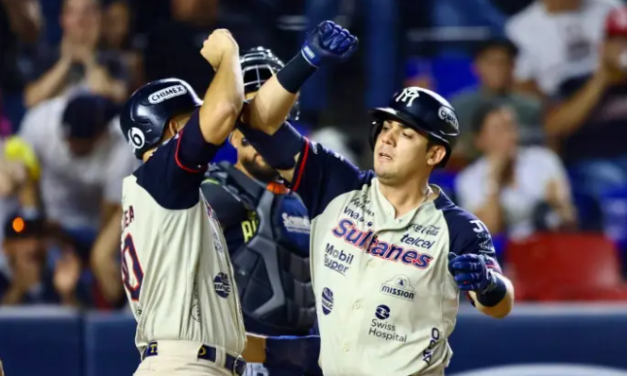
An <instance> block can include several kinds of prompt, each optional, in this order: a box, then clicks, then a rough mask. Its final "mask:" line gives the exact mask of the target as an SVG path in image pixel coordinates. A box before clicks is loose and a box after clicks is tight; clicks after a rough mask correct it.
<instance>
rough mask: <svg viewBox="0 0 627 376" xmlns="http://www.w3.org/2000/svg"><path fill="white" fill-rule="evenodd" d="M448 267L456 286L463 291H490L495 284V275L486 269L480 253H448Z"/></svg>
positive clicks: (486, 266)
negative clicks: (459, 254) (458, 254)
mask: <svg viewBox="0 0 627 376" xmlns="http://www.w3.org/2000/svg"><path fill="white" fill-rule="evenodd" d="M448 269H449V271H450V272H451V274H453V276H454V278H455V282H456V283H457V287H459V289H460V290H463V291H474V292H476V293H479V294H483V293H486V292H488V291H490V290H491V289H492V288H493V287H494V286H495V285H496V282H497V281H496V278H497V277H496V276H495V275H494V274H493V272H492V270H490V269H488V265H487V264H486V262H485V258H484V257H483V256H480V255H473V254H467V255H461V256H457V255H456V254H454V253H450V254H449V262H448Z"/></svg>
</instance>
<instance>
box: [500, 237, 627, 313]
mask: <svg viewBox="0 0 627 376" xmlns="http://www.w3.org/2000/svg"><path fill="white" fill-rule="evenodd" d="M505 270H506V273H507V275H508V276H510V277H511V278H512V280H513V282H514V285H515V286H516V299H517V300H526V301H627V284H625V282H624V281H623V279H622V276H621V273H620V263H619V259H618V251H617V249H616V246H615V245H614V243H613V242H612V241H610V240H609V239H607V238H605V237H603V236H602V235H591V234H539V235H535V236H533V237H531V238H530V239H528V240H525V241H522V242H510V243H509V244H508V245H507V251H506V254H505Z"/></svg>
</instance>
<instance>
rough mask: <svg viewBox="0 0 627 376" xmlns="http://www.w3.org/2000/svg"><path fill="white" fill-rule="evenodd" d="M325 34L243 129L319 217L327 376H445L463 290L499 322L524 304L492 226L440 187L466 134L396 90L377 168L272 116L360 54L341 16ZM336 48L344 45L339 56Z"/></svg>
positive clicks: (319, 291)
mask: <svg viewBox="0 0 627 376" xmlns="http://www.w3.org/2000/svg"><path fill="white" fill-rule="evenodd" d="M319 29H320V30H321V31H320V33H319V35H321V37H319V36H317V35H314V36H312V37H310V38H309V39H308V40H307V41H306V42H305V44H304V46H303V48H302V50H301V53H300V54H299V55H298V56H297V57H296V58H295V60H292V61H290V62H289V63H288V64H287V65H286V66H285V68H283V69H282V70H281V71H280V72H279V73H278V74H277V75H276V76H275V77H273V78H271V79H270V80H268V81H267V82H266V83H265V84H264V85H263V86H262V87H261V89H260V90H259V93H258V94H257V95H256V96H255V98H254V99H253V101H252V103H251V104H250V105H249V106H247V107H246V108H245V110H244V117H243V118H244V123H245V125H240V126H239V129H240V130H241V131H242V133H243V134H244V136H245V137H246V139H247V140H248V142H250V143H251V145H253V146H254V147H255V149H256V150H257V151H258V152H259V154H261V155H262V156H263V157H264V159H265V160H266V161H267V162H268V163H269V164H270V165H271V166H274V167H276V168H277V169H278V170H279V171H280V172H281V175H282V176H283V177H284V178H285V179H286V180H288V181H289V182H291V187H292V189H293V190H294V191H295V192H296V193H298V195H299V196H300V197H301V198H302V200H303V202H304V203H305V206H306V207H307V210H308V212H309V216H310V218H311V219H312V225H311V244H310V249H311V255H310V258H311V275H312V280H313V289H314V293H315V295H316V311H317V319H318V325H319V329H320V338H321V351H320V358H319V361H320V364H321V368H322V370H323V372H324V374H326V375H364V376H365V375H386V376H406V375H429V376H431V375H438V376H439V375H443V374H444V370H445V368H446V367H447V365H448V364H449V362H450V360H451V357H452V354H453V353H452V350H451V348H450V347H449V343H448V338H449V336H450V334H451V333H452V331H453V329H454V327H455V321H456V315H457V311H458V308H459V295H460V292H465V293H467V295H468V296H469V298H470V301H471V303H472V304H473V305H475V307H476V308H477V309H478V310H479V311H480V312H482V313H484V314H486V315H489V316H492V317H496V318H502V317H505V316H507V315H508V314H509V312H510V311H511V309H512V306H513V302H514V290H513V286H512V284H511V282H510V281H509V280H508V279H507V278H506V277H504V276H503V275H502V273H501V271H500V267H499V265H498V263H497V261H496V258H495V253H494V247H493V244H492V239H491V236H490V233H489V232H488V229H487V228H486V226H485V225H484V224H483V223H482V222H481V221H480V220H479V219H477V218H476V217H475V216H473V215H472V214H470V213H468V212H466V211H464V210H463V209H461V208H459V207H457V206H456V205H455V204H454V203H453V202H451V200H450V199H449V198H448V197H447V196H446V195H445V194H444V192H442V190H441V189H440V188H439V187H437V186H435V185H432V184H429V176H430V174H431V172H432V171H433V170H434V169H435V168H441V167H443V166H445V165H446V163H447V160H448V158H449V156H450V154H451V151H452V149H453V148H454V147H455V142H456V141H457V139H458V137H459V124H458V122H457V116H456V114H455V110H454V109H453V108H452V106H451V105H450V103H449V102H447V101H446V100H445V99H444V98H442V97H441V96H439V95H438V94H436V93H434V92H432V91H429V90H426V89H422V88H419V87H406V88H403V89H401V90H399V91H398V92H397V93H395V94H394V95H393V96H392V97H391V99H390V102H389V105H388V106H387V107H382V108H376V109H374V110H373V111H372V116H373V124H372V128H371V131H372V133H371V141H372V146H373V149H374V171H371V170H366V171H363V170H359V169H357V168H356V167H355V166H354V165H352V164H351V163H350V162H348V161H346V160H345V159H344V158H343V157H342V156H341V155H338V154H337V153H334V152H333V151H330V150H327V149H326V148H324V147H323V146H321V145H319V144H316V143H314V142H311V141H309V140H307V139H306V138H304V137H302V136H301V135H300V134H298V132H297V131H296V130H294V128H292V127H291V126H290V125H289V124H288V123H284V122H280V121H276V122H269V121H261V120H262V117H261V116H259V114H260V113H263V110H262V109H260V107H264V106H265V105H266V104H267V103H273V104H274V105H278V103H281V102H283V103H284V105H285V106H287V105H289V104H291V103H292V102H293V101H294V100H295V99H296V93H297V92H298V89H299V88H300V86H301V85H302V84H303V83H304V82H305V81H306V79H307V78H308V77H310V76H311V75H312V74H313V73H314V72H315V70H316V69H317V67H318V66H320V64H322V63H324V62H325V61H328V60H338V59H340V60H341V59H344V58H346V57H347V56H348V55H350V52H351V51H352V49H354V47H355V45H356V44H354V43H351V42H350V41H349V40H347V39H342V38H343V36H345V35H348V34H350V33H349V32H348V31H346V30H344V29H342V28H341V27H339V26H337V25H334V24H332V23H323V24H321V25H319ZM326 45H338V46H341V47H339V48H338V49H337V50H336V51H334V53H329V51H328V50H325V49H324V48H322V47H321V46H326ZM342 47H343V48H342ZM268 98H271V100H270V99H268Z"/></svg>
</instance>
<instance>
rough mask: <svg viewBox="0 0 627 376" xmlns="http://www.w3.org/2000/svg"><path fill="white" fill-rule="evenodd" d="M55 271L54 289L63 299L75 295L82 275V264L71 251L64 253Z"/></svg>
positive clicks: (64, 251) (67, 250)
mask: <svg viewBox="0 0 627 376" xmlns="http://www.w3.org/2000/svg"><path fill="white" fill-rule="evenodd" d="M62 252H63V253H62V255H61V258H60V259H59V260H58V261H57V264H56V267H55V270H54V279H53V283H54V287H55V289H56V290H57V292H58V293H59V295H61V296H62V297H68V296H70V295H72V294H74V291H75V290H76V285H77V284H78V279H79V277H80V274H81V264H80V261H79V260H78V257H77V256H76V254H74V251H73V250H71V249H66V250H63V251H62Z"/></svg>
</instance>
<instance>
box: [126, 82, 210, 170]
mask: <svg viewBox="0 0 627 376" xmlns="http://www.w3.org/2000/svg"><path fill="white" fill-rule="evenodd" d="M201 104H202V101H201V100H200V98H198V95H196V92H194V89H192V87H191V86H190V85H189V84H188V83H187V82H185V81H183V80H179V79H178V78H167V79H163V80H157V81H152V82H150V83H147V84H146V85H144V86H142V87H140V88H139V89H137V90H136V91H135V92H134V93H133V95H131V97H130V98H129V99H128V100H127V101H126V104H125V105H124V109H123V110H122V114H121V115H120V127H121V128H122V133H123V134H124V137H126V141H127V142H128V143H129V144H130V145H131V147H132V148H133V152H134V153H135V156H136V157H137V158H138V159H142V156H143V155H144V153H145V152H146V151H147V150H149V149H151V148H153V147H155V146H156V145H158V144H159V142H160V141H161V137H162V136H163V131H164V129H165V128H166V127H167V125H168V122H169V121H170V119H171V118H173V117H174V116H177V115H181V114H184V113H187V112H191V111H193V110H194V108H196V107H198V106H200V105H201Z"/></svg>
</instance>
